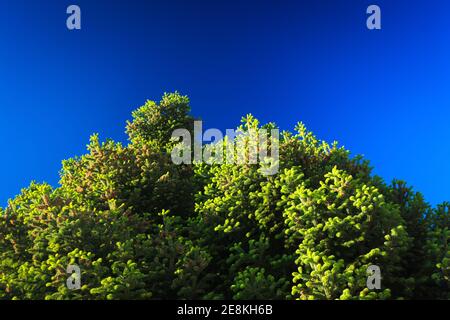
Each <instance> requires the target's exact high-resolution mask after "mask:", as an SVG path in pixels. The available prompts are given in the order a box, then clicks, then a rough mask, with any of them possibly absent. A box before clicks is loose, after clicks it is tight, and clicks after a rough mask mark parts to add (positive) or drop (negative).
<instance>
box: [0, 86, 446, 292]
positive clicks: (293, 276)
mask: <svg viewBox="0 0 450 320" xmlns="http://www.w3.org/2000/svg"><path fill="white" fill-rule="evenodd" d="M189 112H190V107H189V100H188V98H187V97H185V96H182V95H180V94H178V93H172V94H165V95H164V96H163V98H162V100H161V101H160V102H159V103H156V102H153V101H147V102H146V104H145V105H144V106H142V107H141V108H139V109H138V110H136V111H135V112H133V119H132V121H130V122H128V124H127V128H126V130H127V133H128V136H129V141H130V142H129V143H128V144H127V145H122V144H120V143H116V142H114V141H112V140H106V141H105V142H100V139H99V137H98V135H93V136H92V137H91V140H90V143H89V144H88V146H87V150H88V152H87V154H85V155H83V156H81V157H75V158H72V159H69V160H65V161H63V166H62V170H61V180H60V186H59V187H58V188H52V187H51V186H49V185H47V184H37V183H31V185H30V186H29V187H28V188H26V189H23V190H22V192H21V194H20V195H18V196H17V197H16V198H15V199H13V200H10V201H9V203H8V206H7V207H6V208H5V209H0V299H421V298H422V299H423V298H427V299H450V249H449V237H450V217H449V214H450V213H449V211H450V204H449V203H444V204H442V205H439V206H438V207H437V208H431V207H430V206H429V205H428V204H427V203H426V202H425V201H424V199H423V197H422V196H421V194H420V193H416V192H414V191H413V190H412V188H411V187H408V186H407V185H406V183H404V182H402V181H397V180H396V181H394V182H393V183H392V184H391V185H387V184H385V183H384V182H383V181H382V180H381V179H380V178H379V177H377V176H374V175H372V174H371V168H370V166H369V163H368V161H367V160H364V159H363V158H362V157H360V156H356V157H353V158H352V157H351V156H350V153H349V151H347V150H345V149H344V148H342V147H339V146H338V144H337V143H335V142H334V143H333V144H331V145H330V144H328V143H326V142H324V141H321V140H319V139H318V138H316V137H315V136H314V135H313V134H312V133H311V132H309V131H308V130H307V129H306V127H305V125H303V124H301V123H300V124H298V125H297V127H296V132H295V133H291V132H287V131H284V132H282V133H281V135H280V138H279V145H280V147H279V153H280V158H279V162H278V163H277V164H278V165H279V172H278V174H276V175H272V176H267V175H263V174H262V171H261V164H238V165H235V164H227V163H224V164H220V163H213V164H205V163H196V164H194V165H187V164H184V165H175V164H173V162H172V161H171V157H170V152H171V150H172V149H173V148H174V146H175V143H174V142H173V140H171V134H172V132H173V130H175V129H179V128H185V129H188V130H191V131H192V129H193V120H194V118H193V117H192V116H190V115H189ZM273 128H276V126H275V125H274V124H272V123H269V124H266V125H261V124H260V123H259V122H258V120H256V119H255V118H254V117H253V116H251V115H248V116H246V117H244V118H243V119H242V122H241V125H240V126H239V127H238V129H239V130H240V131H242V132H249V131H250V130H255V131H256V132H258V130H260V129H273ZM233 142H234V141H232V140H229V139H225V141H224V146H225V147H226V145H227V144H228V143H233ZM245 143H249V142H248V141H246V142H245ZM212 147H213V146H206V147H205V148H212ZM235 152H236V154H234V157H235V158H237V157H238V150H235ZM247 156H248V155H247V154H245V153H244V157H247ZM73 264H76V265H78V266H79V267H80V269H81V288H79V289H77V290H71V289H69V288H68V287H67V285H66V280H67V279H68V277H69V275H68V274H67V273H66V268H67V266H68V265H73ZM370 265H377V266H379V267H380V269H381V276H382V281H381V289H379V290H377V289H369V288H367V283H366V280H367V276H368V274H367V268H368V267H369V266H370Z"/></svg>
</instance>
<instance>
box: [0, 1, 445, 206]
mask: <svg viewBox="0 0 450 320" xmlns="http://www.w3.org/2000/svg"><path fill="white" fill-rule="evenodd" d="M70 4H78V5H79V6H80V7H81V10H82V30H81V31H68V30H67V29H66V24H65V21H66V17H67V15H66V8H67V6H68V5H70ZM369 4H378V5H379V6H380V7H381V10H382V30H381V31H369V30H367V29H366V13H365V11H366V8H367V6H368V5H369ZM449 9H450V3H449V2H448V1H444V0H442V1H435V0H427V1H423V0H414V1H403V0H396V1H378V0H376V1H362V0H360V1H357V0H353V1H331V0H330V1H320V0H308V1H299V0H297V1H285V0H276V1H275V0H273V1H267V0H258V1H250V0H247V1H242V0H241V1H237V0H214V1H211V0H208V1H200V0H192V1H181V0H180V1H171V0H161V1H135V0H127V1H125V0H123V1H111V0H108V1H106V0H96V1H92V0H90V1H84V0H74V1H70V2H69V1H52V0H42V1H29V0H28V1H23V0H10V1H5V0H0V36H1V50H0V116H1V118H0V120H1V125H0V145H1V150H2V154H1V157H0V180H1V184H0V205H1V206H4V205H5V204H6V201H7V199H8V198H10V197H13V196H14V195H15V194H17V193H18V192H19V191H20V189H21V188H22V187H26V186H28V185H29V183H30V181H31V180H36V181H39V182H43V181H47V182H49V183H51V184H53V185H57V182H58V178H59V177H58V171H59V170H60V167H61V160H62V159H65V158H68V157H72V156H74V155H80V154H82V153H84V152H85V146H86V144H87V142H88V138H89V136H90V134H91V133H93V132H99V133H100V136H101V137H102V138H108V137H109V138H113V139H116V140H120V141H124V140H125V134H124V125H125V121H126V120H127V119H129V118H130V113H131V111H132V110H133V109H135V108H136V107H139V106H140V105H142V104H143V102H144V101H145V100H146V99H159V97H160V96H161V94H162V93H163V92H165V91H173V90H179V91H180V92H182V93H184V94H187V95H189V96H190V98H191V101H192V107H193V113H194V114H195V115H198V116H201V117H202V118H203V120H204V121H205V123H204V127H216V128H220V129H223V130H224V129H226V128H234V127H235V126H236V125H237V124H238V121H239V119H240V117H241V116H243V115H244V114H246V113H253V114H254V115H255V116H256V117H258V118H259V119H261V120H262V121H275V122H277V123H278V124H279V125H280V126H281V127H282V128H283V129H292V128H293V127H294V125H295V123H296V122H297V121H299V120H301V121H303V122H305V123H306V125H307V126H308V127H309V128H310V129H311V130H313V131H314V132H315V133H316V134H317V135H318V136H319V137H320V138H324V139H327V140H338V141H339V142H341V143H342V144H343V145H345V146H346V147H347V148H349V149H350V150H351V151H352V152H353V153H361V154H364V155H365V156H366V157H367V158H368V159H370V160H371V163H372V165H373V166H375V173H376V174H379V175H381V176H382V177H384V178H385V179H386V180H388V181H389V180H391V179H392V178H394V177H397V178H401V179H404V180H407V181H408V182H409V183H410V184H412V185H414V186H415V188H416V189H417V190H419V191H421V192H423V193H424V195H425V196H426V199H427V200H428V201H430V202H431V203H433V204H437V203H439V202H441V201H444V200H450V188H449V187H448V181H450V164H449V157H450V143H449V139H450V126H449V118H450V111H449V110H450V108H449V106H450V21H449V20H448V12H449Z"/></svg>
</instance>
